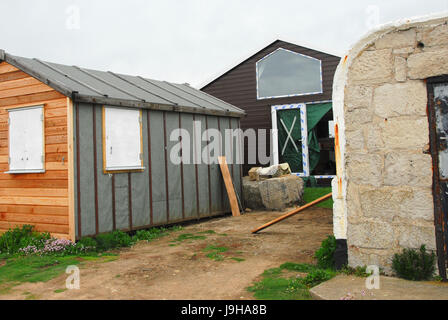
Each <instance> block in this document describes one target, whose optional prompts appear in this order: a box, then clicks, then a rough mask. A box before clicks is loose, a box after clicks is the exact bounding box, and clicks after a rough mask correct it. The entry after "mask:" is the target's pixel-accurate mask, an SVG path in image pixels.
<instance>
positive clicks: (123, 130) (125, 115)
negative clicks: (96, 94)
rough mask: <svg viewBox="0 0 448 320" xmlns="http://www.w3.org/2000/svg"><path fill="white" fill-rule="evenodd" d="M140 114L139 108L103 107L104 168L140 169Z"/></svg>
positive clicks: (110, 169)
mask: <svg viewBox="0 0 448 320" xmlns="http://www.w3.org/2000/svg"><path fill="white" fill-rule="evenodd" d="M141 119H142V115H141V111H140V110H133V109H124V108H104V131H103V132H104V136H105V144H104V146H103V148H104V155H105V160H106V163H105V166H106V167H105V170H106V171H123V170H141V169H144V168H143V156H142V123H141Z"/></svg>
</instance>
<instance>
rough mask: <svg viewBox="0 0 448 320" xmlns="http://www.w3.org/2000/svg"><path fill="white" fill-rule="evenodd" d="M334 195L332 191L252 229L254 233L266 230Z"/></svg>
mask: <svg viewBox="0 0 448 320" xmlns="http://www.w3.org/2000/svg"><path fill="white" fill-rule="evenodd" d="M332 196H333V194H332V193H329V194H327V195H326V196H323V197H322V198H319V199H317V200H314V201H313V202H310V203H308V204H306V205H304V206H303V207H300V208H298V209H295V210H293V211H291V212H289V213H287V214H285V215H284V216H281V217H279V218H277V219H275V220H273V221H271V222H269V223H266V224H265V225H262V226H261V227H259V228H257V229H255V230H254V231H252V233H257V232H260V231H261V230H264V229H266V228H269V227H270V226H273V225H274V224H276V223H279V222H280V221H283V220H285V219H288V218H290V217H292V216H295V215H296V214H298V213H299V212H302V211H304V210H305V209H308V208H311V207H312V206H315V205H316V204H319V203H321V202H322V201H325V200H327V199H328V198H331V197H332Z"/></svg>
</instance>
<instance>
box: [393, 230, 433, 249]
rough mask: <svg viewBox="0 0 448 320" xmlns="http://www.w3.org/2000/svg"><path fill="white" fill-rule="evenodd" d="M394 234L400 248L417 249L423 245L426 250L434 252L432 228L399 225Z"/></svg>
mask: <svg viewBox="0 0 448 320" xmlns="http://www.w3.org/2000/svg"><path fill="white" fill-rule="evenodd" d="M395 232H396V234H397V236H398V243H399V245H400V247H403V248H413V249H418V248H420V246H421V245H422V244H425V245H426V249H428V250H436V235H435V229H434V226H428V227H422V226H412V225H401V226H399V227H397V230H396V231H395Z"/></svg>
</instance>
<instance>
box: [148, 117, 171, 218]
mask: <svg viewBox="0 0 448 320" xmlns="http://www.w3.org/2000/svg"><path fill="white" fill-rule="evenodd" d="M149 119H150V132H151V167H152V169H151V170H152V185H153V188H152V201H153V222H154V224H161V223H164V222H167V207H166V191H165V183H166V180H165V142H164V138H163V130H164V128H163V112H161V111H150V117H149Z"/></svg>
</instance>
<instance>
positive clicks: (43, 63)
mask: <svg viewBox="0 0 448 320" xmlns="http://www.w3.org/2000/svg"><path fill="white" fill-rule="evenodd" d="M33 60H34V61H37V62H39V63H40V64H42V65H44V66H46V67H47V68H49V69H51V70H53V71H54V72H57V73H59V74H60V75H63V76H64V77H66V78H68V79H70V80H72V81H73V82H76V83H78V84H80V85H81V86H83V87H86V88H87V89H89V90H92V91H94V92H96V93H98V94H99V95H102V96H104V97H107V96H108V95H107V94H104V93H102V92H101V91H100V90H98V89H95V88H94V87H92V86H90V85H88V84H87V83H84V82H82V81H80V80H78V79H74V78H72V77H70V76H69V75H68V74H66V73H64V72H63V71H61V70H59V69H58V68H56V67H54V66H52V65H50V64H49V63H47V62H45V61H41V60H39V59H37V58H33Z"/></svg>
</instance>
